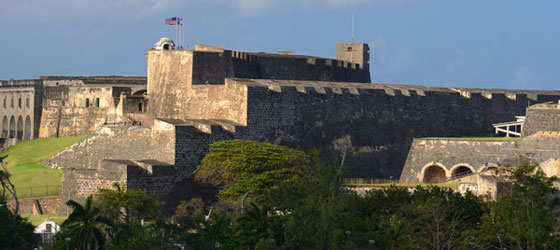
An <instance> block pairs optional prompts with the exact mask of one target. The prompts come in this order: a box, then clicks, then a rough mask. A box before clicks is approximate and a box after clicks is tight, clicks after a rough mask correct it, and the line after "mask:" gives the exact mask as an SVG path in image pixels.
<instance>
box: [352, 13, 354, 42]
mask: <svg viewBox="0 0 560 250" xmlns="http://www.w3.org/2000/svg"><path fill="white" fill-rule="evenodd" d="M352 43H354V13H352Z"/></svg>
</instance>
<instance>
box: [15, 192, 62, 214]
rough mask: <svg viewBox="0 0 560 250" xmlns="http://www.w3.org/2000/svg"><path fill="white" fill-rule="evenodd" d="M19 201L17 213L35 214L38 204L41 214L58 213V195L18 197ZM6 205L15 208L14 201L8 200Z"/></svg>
mask: <svg viewBox="0 0 560 250" xmlns="http://www.w3.org/2000/svg"><path fill="white" fill-rule="evenodd" d="M18 201H19V213H20V214H35V213H38V211H39V210H38V207H37V202H38V205H39V206H40V208H41V210H42V211H43V214H58V210H59V207H60V196H49V197H39V198H24V199H18ZM8 207H10V208H11V209H14V208H15V201H14V200H9V201H8Z"/></svg>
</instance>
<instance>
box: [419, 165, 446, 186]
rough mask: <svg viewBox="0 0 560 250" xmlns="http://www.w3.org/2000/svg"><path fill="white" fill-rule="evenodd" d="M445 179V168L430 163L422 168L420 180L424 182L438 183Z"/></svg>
mask: <svg viewBox="0 0 560 250" xmlns="http://www.w3.org/2000/svg"><path fill="white" fill-rule="evenodd" d="M446 180H447V176H446V175H445V169H443V168H442V167H441V166H438V165H431V166H428V167H426V168H425V169H424V174H423V178H422V182H425V183H438V182H444V181H446Z"/></svg>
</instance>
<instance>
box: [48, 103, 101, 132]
mask: <svg viewBox="0 0 560 250" xmlns="http://www.w3.org/2000/svg"><path fill="white" fill-rule="evenodd" d="M107 111H108V109H107V108H97V107H90V108H84V107H50V108H45V109H44V110H43V116H42V119H41V128H40V130H39V138H48V137H64V136H79V135H87V134H90V133H93V132H94V131H95V130H96V129H97V128H99V127H100V126H101V125H103V124H104V123H105V120H106V116H107Z"/></svg>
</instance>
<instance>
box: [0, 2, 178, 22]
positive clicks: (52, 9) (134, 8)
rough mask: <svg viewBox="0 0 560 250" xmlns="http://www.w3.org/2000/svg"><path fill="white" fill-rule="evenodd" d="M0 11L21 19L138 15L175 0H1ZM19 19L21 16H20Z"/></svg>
mask: <svg viewBox="0 0 560 250" xmlns="http://www.w3.org/2000/svg"><path fill="white" fill-rule="evenodd" d="M2 1H3V3H2V8H0V15H1V16H2V17H3V18H10V19H11V20H15V18H17V19H18V20H20V21H21V22H25V21H53V20H58V19H66V18H90V17H95V18H112V19H127V18H129V19H130V18H136V19H137V18H141V17H143V16H145V15H151V14H155V13H159V12H162V11H166V10H169V9H170V8H171V7H172V5H173V4H175V3H177V2H178V0H48V1H46V0H2ZM22 19H23V20H22Z"/></svg>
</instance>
